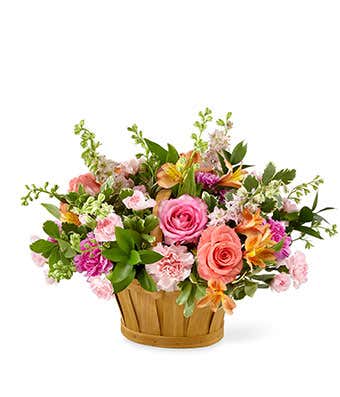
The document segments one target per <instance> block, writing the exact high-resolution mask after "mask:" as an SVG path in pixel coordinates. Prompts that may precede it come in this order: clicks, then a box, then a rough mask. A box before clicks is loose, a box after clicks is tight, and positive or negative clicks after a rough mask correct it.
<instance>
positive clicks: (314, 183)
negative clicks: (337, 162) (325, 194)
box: [288, 175, 324, 203]
mask: <svg viewBox="0 0 340 397" xmlns="http://www.w3.org/2000/svg"><path fill="white" fill-rule="evenodd" d="M323 183H324V180H323V179H322V178H321V177H320V176H319V175H317V176H316V177H315V178H314V179H312V180H311V181H310V182H307V183H301V184H300V185H297V186H295V187H294V189H292V190H291V192H290V193H289V195H288V198H289V199H291V200H294V201H295V202H296V203H299V202H300V201H301V198H302V197H303V196H307V195H308V194H310V193H311V192H312V191H317V190H318V189H319V186H320V185H322V184H323Z"/></svg>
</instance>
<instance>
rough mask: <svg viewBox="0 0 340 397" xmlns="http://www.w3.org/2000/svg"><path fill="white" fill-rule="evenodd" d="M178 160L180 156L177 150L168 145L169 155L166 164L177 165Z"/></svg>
mask: <svg viewBox="0 0 340 397" xmlns="http://www.w3.org/2000/svg"><path fill="white" fill-rule="evenodd" d="M178 159H179V154H178V152H177V150H176V148H175V147H174V146H172V145H170V143H168V154H167V156H166V162H167V163H174V164H175V163H176V162H177V160H178Z"/></svg>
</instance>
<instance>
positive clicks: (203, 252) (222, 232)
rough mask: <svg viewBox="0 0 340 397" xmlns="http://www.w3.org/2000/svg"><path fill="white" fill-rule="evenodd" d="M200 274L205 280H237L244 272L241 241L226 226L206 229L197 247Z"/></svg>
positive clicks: (226, 281)
mask: <svg viewBox="0 0 340 397" xmlns="http://www.w3.org/2000/svg"><path fill="white" fill-rule="evenodd" d="M197 259H198V267H197V270H198V274H199V275H200V276H201V277H202V278H203V279H205V280H210V279H214V280H221V281H223V282H224V283H225V284H227V283H230V282H231V281H233V280H235V278H236V276H237V275H238V274H240V272H241V270H242V249H241V241H240V239H239V237H238V235H237V234H236V233H235V231H234V230H233V229H232V228H230V227H229V226H226V225H221V226H217V227H216V226H210V227H208V228H207V229H205V230H204V231H203V233H202V236H201V238H200V241H199V244H198V247H197Z"/></svg>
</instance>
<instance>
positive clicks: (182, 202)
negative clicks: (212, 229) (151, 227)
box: [158, 194, 208, 244]
mask: <svg viewBox="0 0 340 397" xmlns="http://www.w3.org/2000/svg"><path fill="white" fill-rule="evenodd" d="M158 217H159V226H160V228H161V230H162V232H163V234H164V240H165V243H166V244H172V243H192V242H196V241H197V240H198V238H199V236H200V235H201V232H202V230H203V229H204V228H205V226H206V224H207V222H208V216H207V205H206V204H205V202H204V201H203V200H201V199H200V198H198V197H191V196H189V195H188V194H184V195H183V196H181V197H179V198H177V199H171V200H163V201H161V202H160V204H159V208H158Z"/></svg>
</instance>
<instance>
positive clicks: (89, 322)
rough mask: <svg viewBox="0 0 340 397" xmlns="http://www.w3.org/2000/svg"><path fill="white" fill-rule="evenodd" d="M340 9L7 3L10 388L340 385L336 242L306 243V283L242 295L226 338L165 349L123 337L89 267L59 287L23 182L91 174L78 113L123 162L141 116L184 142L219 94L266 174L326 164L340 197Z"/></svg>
mask: <svg viewBox="0 0 340 397" xmlns="http://www.w3.org/2000/svg"><path fill="white" fill-rule="evenodd" d="M337 3H338V2H337V1H327V0H323V1H312V0H309V1H298V0H294V1H287V0H286V1H284V2H283V1H282V2H278V1H261V0H257V1H248V2H247V1H242V0H239V1H234V2H232V1H212V0H211V1H199V0H195V1H184V0H182V1H175V0H172V1H168V2H164V1H163V2H162V1H146V0H143V1H129V0H124V1H101V0H97V1H86V0H82V1H72V0H68V1H62V0H59V1H46V0H44V1H37V0H30V1H16V0H8V1H1V6H0V40H1V53H0V56H1V61H0V69H1V73H0V112H1V115H0V128H1V135H0V139H1V156H0V161H1V180H2V181H1V207H0V208H1V230H0V233H1V240H0V241H1V269H2V270H1V278H0V284H1V285H0V294H1V297H0V302H1V326H0V332H1V339H0V343H1V351H0V360H1V364H2V368H1V370H0V374H1V375H0V376H1V382H0V390H1V392H0V394H1V395H2V396H4V397H10V396H37V397H38V396H51V397H52V396H62V395H63V396H73V395H75V396H98V395H99V396H100V395H115V396H116V395H139V396H147V395H148V396H150V395H151V396H154V395H157V396H163V395H165V396H168V395H177V396H182V395H192V396H195V395H202V396H203V395H204V396H213V395H214V396H215V395H223V396H231V395H234V396H235V395H247V396H248V395H249V396H250V395H251V396H260V395H261V396H269V395H270V396H273V395H274V396H287V395H294V396H295V395H301V394H302V393H303V395H308V394H310V393H312V392H315V393H317V394H320V393H322V394H323V395H325V396H326V395H327V396H337V395H339V394H338V393H339V387H338V381H337V377H338V375H339V374H338V371H339V368H338V357H339V353H340V351H339V332H340V329H339V324H338V319H339V292H338V291H339V281H338V280H339V256H338V248H339V240H338V239H333V240H330V241H324V242H320V244H318V245H317V248H315V249H314V250H312V251H310V252H308V253H307V254H308V262H309V263H310V275H309V282H308V283H307V284H305V285H303V286H302V287H301V288H300V289H299V290H295V289H291V290H290V291H289V292H287V293H285V294H280V295H279V294H274V293H272V292H270V291H260V292H259V293H258V294H257V295H256V297H255V298H254V299H249V298H248V299H245V300H244V301H242V302H240V303H239V304H238V307H237V310H235V314H234V316H232V317H231V318H227V320H226V327H225V339H224V340H223V341H222V342H220V343H219V344H217V345H215V346H213V347H209V348H202V349H196V350H185V351H178V350H162V349H157V348H149V347H143V346H140V345H135V344H132V343H130V342H128V341H126V340H124V339H123V337H122V336H121V335H120V331H119V314H118V309H117V307H116V306H115V303H114V302H113V301H112V302H102V301H99V300H97V298H96V297H95V296H94V295H93V294H92V293H91V292H90V291H89V289H88V287H87V285H86V284H85V282H84V281H83V279H81V278H78V279H77V278H75V279H73V280H72V281H69V282H62V283H61V284H60V285H58V286H52V287H50V286H47V285H45V283H44V277H43V274H42V272H41V271H40V269H38V268H36V267H34V265H33V264H32V263H31V261H30V257H29V251H28V242H29V237H30V235H31V234H37V233H40V227H41V223H42V222H43V220H45V219H46V218H47V217H48V216H47V213H45V212H44V209H43V208H42V207H40V206H39V204H38V203H35V204H33V205H31V206H30V207H29V208H22V207H20V205H19V203H20V200H19V198H20V196H21V195H22V193H23V192H24V188H23V185H24V184H25V183H32V182H35V183H42V182H44V181H45V180H50V181H52V182H56V183H59V184H61V185H64V186H65V185H66V183H67V182H68V180H69V179H70V178H71V177H73V176H75V175H77V174H80V173H82V172H84V171H85V168H84V165H83V163H82V161H81V159H80V157H79V153H80V148H79V142H78V138H77V137H75V136H73V133H72V130H73V125H74V124H75V123H76V122H78V121H79V120H80V119H82V118H85V119H86V121H87V124H88V126H89V127H90V128H93V129H94V130H95V131H96V132H97V134H98V137H99V138H100V140H102V141H103V143H104V145H103V147H102V151H103V152H104V153H106V154H107V155H109V156H110V157H111V158H114V159H118V160H123V159H126V158H130V157H131V156H132V155H133V153H134V152H135V148H134V147H133V145H132V144H131V142H130V140H129V135H128V133H126V132H125V128H126V127H127V126H128V125H129V124H132V123H133V122H137V123H138V124H139V125H140V127H141V128H142V129H143V131H145V134H146V135H147V136H148V137H149V138H151V139H154V140H157V141H159V142H160V143H166V142H167V141H171V142H172V143H175V144H176V145H177V146H178V147H180V148H181V149H182V150H187V149H188V148H189V145H190V139H189V136H190V133H191V132H192V123H193V121H194V120H195V117H196V113H197V112H198V110H200V109H201V108H204V107H205V106H210V107H212V108H213V109H214V111H215V113H216V115H218V116H220V115H222V114H223V113H224V112H226V111H232V112H233V119H234V122H235V128H234V130H233V141H234V143H236V142H237V141H239V140H241V139H244V138H245V139H246V140H247V141H248V143H249V156H248V159H249V161H250V162H251V163H255V164H257V165H258V167H259V169H260V170H261V169H262V168H263V166H264V165H265V163H266V162H267V161H269V160H274V161H275V162H276V163H277V165H278V166H279V167H297V168H298V171H299V172H298V181H302V180H309V179H312V177H313V176H314V175H316V174H321V175H323V176H324V177H325V180H326V183H325V185H324V186H323V187H322V190H321V194H320V200H321V202H322V203H323V204H325V205H333V206H339V198H338V195H337V194H339V188H338V186H339V177H338V172H339V165H338V164H339V163H338V161H339V154H338V152H339V144H338V135H339V99H340V98H339V96H340V94H339V93H340V79H339V70H340V61H339V37H340V36H339V35H340V25H339V10H338V8H337V6H338V4H337ZM310 200H312V198H311V199H310ZM44 201H46V200H44ZM329 216H330V217H331V218H332V220H333V222H336V221H337V220H339V213H336V212H334V213H333V214H329Z"/></svg>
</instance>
